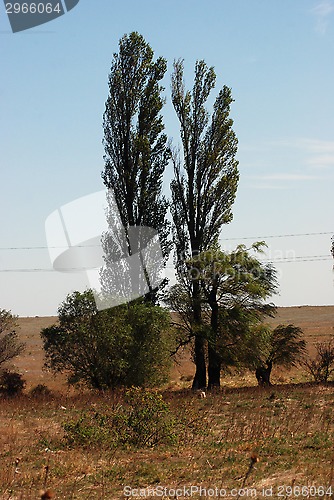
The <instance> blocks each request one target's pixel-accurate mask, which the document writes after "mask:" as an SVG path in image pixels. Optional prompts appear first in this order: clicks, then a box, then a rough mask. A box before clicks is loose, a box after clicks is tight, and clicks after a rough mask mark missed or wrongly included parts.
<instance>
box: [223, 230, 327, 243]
mask: <svg viewBox="0 0 334 500" xmlns="http://www.w3.org/2000/svg"><path fill="white" fill-rule="evenodd" d="M329 234H330V235H332V236H333V234H334V231H330V232H323V233H293V234H274V235H269V236H247V237H245V238H243V237H240V238H220V240H223V241H232V240H257V239H269V238H291V237H298V236H319V235H329Z"/></svg>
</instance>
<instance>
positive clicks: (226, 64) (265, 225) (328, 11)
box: [0, 0, 334, 316]
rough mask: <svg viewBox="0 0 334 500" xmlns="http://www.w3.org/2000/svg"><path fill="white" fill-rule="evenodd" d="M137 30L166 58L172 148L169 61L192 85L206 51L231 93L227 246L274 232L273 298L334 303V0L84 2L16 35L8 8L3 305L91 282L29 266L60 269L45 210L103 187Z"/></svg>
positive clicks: (1, 140)
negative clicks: (235, 173) (115, 79)
mask: <svg viewBox="0 0 334 500" xmlns="http://www.w3.org/2000/svg"><path fill="white" fill-rule="evenodd" d="M131 31H138V32H140V33H141V34H142V35H143V36H144V37H145V39H146V40H147V41H148V42H149V43H150V45H151V46H152V48H153V50H154V51H155V55H156V56H160V55H161V56H164V57H165V58H166V59H167V60H168V74H167V75H166V78H165V80H164V85H165V87H166V91H165V93H166V98H167V103H166V106H165V110H164V115H165V124H166V131H167V134H168V135H169V136H170V137H172V138H173V140H174V143H175V144H177V143H178V141H179V134H178V124H177V120H176V117H175V114H174V111H173V108H172V105H171V102H170V73H171V70H172V63H173V60H174V59H176V58H179V57H182V58H184V60H185V68H186V82H187V84H188V87H191V85H192V75H193V67H194V64H195V61H196V59H205V60H206V62H207V64H208V65H210V66H211V65H212V66H214V67H215V70H216V73H217V88H216V90H217V91H218V89H219V88H220V87H221V86H223V85H224V84H226V85H228V86H229V87H231V88H232V93H233V97H234V99H235V102H234V104H233V107H232V117H233V119H234V129H235V132H236V134H237V136H238V139H239V151H238V159H239V162H240V184H239V189H238V194H237V200H236V202H235V205H234V209H233V212H234V219H233V221H232V222H231V224H229V225H228V226H226V227H224V228H223V231H222V244H223V246H224V247H225V248H228V249H231V248H233V247H234V246H235V245H236V244H238V243H245V244H247V245H249V244H251V243H252V242H253V241H255V240H258V239H265V240H266V242H267V244H268V246H269V249H268V255H267V257H268V259H271V260H272V261H273V262H274V263H275V265H276V267H277V269H278V271H279V275H280V295H279V296H276V297H275V298H274V300H275V302H276V303H277V304H278V305H304V304H312V305H321V304H334V275H333V273H332V264H333V260H332V259H331V257H330V251H329V250H330V238H331V234H332V233H334V227H333V226H334V224H333V213H334V210H333V208H334V206H333V205H334V202H333V184H334V136H333V133H334V99H333V89H334V65H333V57H334V0H206V1H203V0H169V1H168V2H163V1H162V0H140V1H138V0H127V1H123V2H114V1H112V0H80V2H79V4H78V5H77V6H76V7H75V8H74V9H73V10H72V11H70V12H69V13H67V14H66V15H64V16H62V17H60V18H58V19H56V20H54V21H52V22H50V23H48V24H45V25H42V26H39V27H36V28H34V29H31V30H27V31H24V32H20V33H15V34H13V33H12V32H11V31H10V25H9V21H8V19H7V17H6V14H5V8H4V5H3V3H2V2H1V4H0V57H1V78H0V109H1V113H0V127H1V135H0V155H1V156H0V161H1V183H0V199H1V226H0V227H1V231H0V247H1V250H0V271H1V272H0V280H1V281H0V308H6V309H11V310H12V312H13V313H15V314H18V315H21V316H27V315H29V316H33V315H51V314H55V313H56V310H57V307H58V305H59V303H60V302H61V301H62V300H63V299H64V298H65V296H66V294H67V293H68V292H70V291H71V290H73V289H75V288H78V287H80V286H84V284H83V283H78V280H77V278H76V277H75V276H73V275H61V274H59V273H56V272H53V273H51V272H41V271H32V270H33V269H48V268H51V263H50V261H49V258H48V252H47V249H46V248H45V247H46V238H45V230H44V223H45V219H46V218H47V216H48V215H49V214H50V213H51V212H52V211H53V210H55V209H56V208H58V207H60V206H61V205H63V204H65V203H68V202H70V201H72V200H75V199H77V198H79V197H81V196H84V195H87V194H90V193H93V192H95V191H98V190H100V189H102V187H103V185H102V181H101V178H100V172H101V171H102V169H103V147H102V144H101V141H102V138H103V130H102V115H103V111H104V103H105V100H106V98H107V94H108V85H107V79H108V72H109V69H110V64H111V60H112V55H113V53H114V52H115V51H117V48H118V41H119V38H120V37H122V36H123V35H124V34H125V33H129V32H131ZM171 175H172V172H171V167H169V169H168V171H167V172H166V192H167V191H168V184H169V182H168V180H169V179H170V178H171ZM36 247H39V248H36ZM282 259H284V262H280V261H281V260H282ZM13 269H17V270H20V269H21V270H25V272H18V271H17V272H8V270H13ZM27 270H30V271H29V272H27ZM169 272H171V268H170V267H169Z"/></svg>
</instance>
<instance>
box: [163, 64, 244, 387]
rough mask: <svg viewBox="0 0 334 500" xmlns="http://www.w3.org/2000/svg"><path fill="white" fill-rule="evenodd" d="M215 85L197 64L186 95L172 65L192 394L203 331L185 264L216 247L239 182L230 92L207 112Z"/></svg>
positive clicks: (197, 295) (181, 274) (200, 369)
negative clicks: (191, 346) (192, 342)
mask: <svg viewBox="0 0 334 500" xmlns="http://www.w3.org/2000/svg"><path fill="white" fill-rule="evenodd" d="M215 82H216V75H215V71H214V69H213V68H212V67H211V68H209V67H208V66H207V65H206V63H205V62H204V61H197V63H196V66H195V78H194V85H193V89H192V92H190V91H187V90H186V89H185V83H184V64H183V61H182V60H178V61H176V62H175V63H174V71H173V74H172V102H173V105H174V108H175V111H176V114H177V117H178V119H179V122H180V133H181V142H182V150H181V151H180V152H179V153H175V154H174V155H173V163H174V179H173V181H172V182H171V192H172V204H171V212H172V218H173V228H174V243H175V247H176V269H177V274H178V279H179V281H181V282H183V284H184V285H186V289H187V290H188V293H189V298H190V301H191V309H192V319H191V326H192V331H193V335H194V338H195V345H194V361H195V365H196V372H195V377H194V380H193V389H199V388H204V387H206V360H205V333H204V332H205V328H203V322H202V317H201V315H202V312H201V292H200V282H199V279H198V277H197V273H196V269H194V264H192V268H191V269H189V267H187V264H186V262H187V260H189V259H192V258H193V257H195V256H196V255H198V254H199V253H201V252H203V251H205V250H208V249H210V248H211V247H212V246H214V245H216V244H217V242H218V238H219V235H220V231H221V229H222V226H223V225H224V224H227V223H228V222H230V221H231V220H232V212H231V208H232V205H233V203H234V200H235V196H236V191H237V186H238V180H239V172H238V162H237V160H236V158H235V157H236V153H237V138H236V135H235V133H234V131H233V129H232V126H233V121H232V119H231V118H230V106H231V103H232V102H233V99H232V94H231V89H230V88H228V87H227V86H224V87H223V88H222V89H221V90H220V92H219V93H218V96H217V98H216V100H215V102H214V105H213V112H212V114H211V116H210V115H209V112H208V111H207V109H206V104H207V100H208V98H209V96H210V93H211V91H212V90H213V89H214V87H215Z"/></svg>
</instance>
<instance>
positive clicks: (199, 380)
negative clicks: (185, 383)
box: [192, 280, 206, 390]
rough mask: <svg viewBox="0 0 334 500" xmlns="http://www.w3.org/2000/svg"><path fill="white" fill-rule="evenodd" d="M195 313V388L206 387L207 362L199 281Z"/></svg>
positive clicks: (194, 293)
mask: <svg viewBox="0 0 334 500" xmlns="http://www.w3.org/2000/svg"><path fill="white" fill-rule="evenodd" d="M192 292H193V313H194V328H195V346H194V350H195V356H194V362H195V365H196V372H195V377H194V380H193V384H192V389H193V390H198V389H205V388H206V362H205V339H204V337H203V332H202V328H201V326H202V309H201V300H200V288H199V282H198V281H197V280H196V281H195V280H194V281H193V289H192Z"/></svg>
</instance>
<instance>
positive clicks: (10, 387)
mask: <svg viewBox="0 0 334 500" xmlns="http://www.w3.org/2000/svg"><path fill="white" fill-rule="evenodd" d="M25 385H26V382H25V380H24V379H23V378H22V375H20V373H16V372H10V371H8V370H5V371H3V372H2V374H1V376H0V391H1V392H2V393H3V394H5V395H6V396H18V395H19V394H21V393H22V391H23V389H24V387H25Z"/></svg>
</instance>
